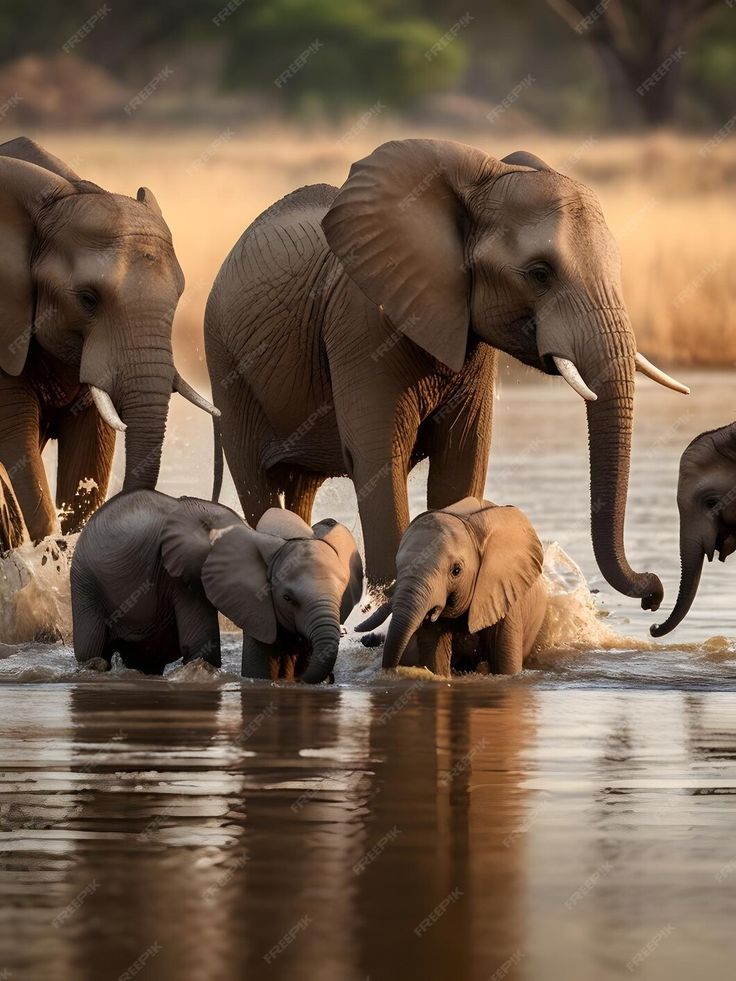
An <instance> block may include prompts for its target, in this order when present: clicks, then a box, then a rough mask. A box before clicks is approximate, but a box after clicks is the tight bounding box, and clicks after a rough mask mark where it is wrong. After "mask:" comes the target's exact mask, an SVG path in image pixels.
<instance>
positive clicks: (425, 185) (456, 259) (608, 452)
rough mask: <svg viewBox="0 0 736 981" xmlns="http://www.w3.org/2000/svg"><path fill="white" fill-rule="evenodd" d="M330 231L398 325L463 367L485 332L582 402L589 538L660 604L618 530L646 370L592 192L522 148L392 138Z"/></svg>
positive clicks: (358, 278)
mask: <svg viewBox="0 0 736 981" xmlns="http://www.w3.org/2000/svg"><path fill="white" fill-rule="evenodd" d="M322 225H323V229H324V232H325V235H326V238H327V242H328V244H329V246H330V248H331V249H332V250H333V251H334V252H335V253H336V254H337V256H338V257H339V258H340V259H341V261H342V263H343V266H344V268H345V271H346V273H347V274H348V275H349V276H350V277H351V278H352V279H353V280H354V281H355V282H356V283H357V285H358V286H359V287H360V288H361V289H362V290H363V291H364V292H365V293H366V295H367V296H368V297H369V299H371V300H372V301H373V302H374V303H376V304H380V305H381V306H382V307H383V311H384V313H385V315H386V316H387V317H388V319H389V320H390V321H391V323H392V324H393V326H394V327H395V329H396V330H397V331H398V332H401V333H403V334H404V335H405V336H406V337H408V338H409V339H410V340H411V341H413V342H414V343H415V344H417V345H418V346H419V347H420V348H423V349H424V350H425V351H426V352H428V353H429V354H430V355H432V356H433V357H434V358H436V359H437V360H438V361H439V362H441V363H442V364H444V365H446V366H447V367H449V368H452V369H454V370H455V371H459V370H460V369H461V368H462V366H463V363H464V361H465V358H466V355H467V353H468V350H469V349H470V348H471V347H472V345H473V344H474V343H476V342H477V341H478V340H482V341H485V342H487V343H489V344H491V345H493V346H494V347H496V348H500V349H501V350H503V351H505V352H506V353H508V354H510V355H512V356H513V357H515V358H518V359H519V360H520V361H522V362H523V363H524V364H527V365H530V366H532V367H534V368H537V369H539V370H540V371H543V372H546V373H548V374H561V375H562V376H563V377H564V378H565V380H566V381H567V382H568V384H569V385H571V387H572V388H573V389H574V390H575V391H576V392H577V393H578V394H579V395H580V396H582V398H583V399H584V400H585V404H586V408H587V415H588V428H589V433H590V476H591V521H592V538H593V548H594V551H595V555H596V560H597V562H598V565H599V566H600V569H601V572H602V573H603V575H604V576H605V577H606V579H607V580H608V582H609V583H610V584H611V585H612V586H613V587H614V588H615V589H617V590H619V591H621V592H623V593H626V594H628V595H630V596H635V597H639V598H641V601H642V606H643V607H645V608H650V609H657V607H658V606H659V603H660V602H661V599H662V586H661V583H660V581H659V579H658V578H657V577H656V576H655V575H653V574H651V573H637V572H634V571H633V570H632V568H631V566H630V565H629V562H628V560H627V558H626V555H625V552H624V543H623V532H624V516H625V509H626V496H627V491H628V478H629V457H630V450H631V433H632V426H633V404H634V373H635V371H636V369H637V368H639V369H640V370H642V371H644V372H645V373H646V374H648V375H650V376H651V377H653V378H655V379H656V380H657V381H660V382H662V383H663V384H666V385H669V387H673V388H676V389H678V390H679V391H685V392H686V391H687V389H686V388H685V387H684V386H682V385H680V384H679V383H678V382H675V381H674V380H673V379H670V378H669V377H668V376H666V375H664V373H662V372H660V371H659V369H656V368H654V366H653V365H650V363H649V362H648V361H647V360H646V359H645V358H644V357H643V356H642V355H640V354H638V353H637V350H636V342H635V339H634V333H633V330H632V328H631V324H630V322H629V317H628V314H627V311H626V307H625V304H624V300H623V294H622V289H621V275H620V258H619V253H618V249H617V247H616V243H615V241H614V239H613V236H612V235H611V232H610V231H609V230H608V228H607V226H606V223H605V220H604V218H603V214H602V212H601V208H600V205H599V203H598V201H597V199H596V197H595V195H594V194H593V192H592V191H591V190H590V189H589V188H587V187H585V186H584V185H582V184H579V183H577V182H576V181H574V180H572V179H571V178H569V177H565V176H563V175H562V174H559V173H556V172H555V171H553V170H552V169H551V168H550V167H548V166H547V165H546V164H544V163H543V162H542V161H541V160H539V159H538V158H537V157H533V156H532V155H531V154H527V153H523V152H519V153H515V154H512V155H511V156H509V157H506V158H505V159H504V160H496V159H494V158H492V157H489V156H487V155H486V154H485V153H483V152H482V151H481V150H477V149H475V148H473V147H469V146H464V145H462V144H458V143H452V142H446V141H439V140H402V141H394V142H391V143H386V144H384V145H383V146H381V147H379V148H378V149H377V150H375V151H374V152H373V153H372V154H370V156H368V157H366V158H365V159H364V160H361V161H359V162H357V163H355V164H353V166H352V168H351V170H350V175H349V177H348V180H347V181H346V183H345V184H344V185H343V187H342V188H341V190H340V192H339V194H338V195H337V197H336V199H335V201H334V203H333V205H332V207H331V208H330V210H329V211H328V213H327V214H326V215H325V217H324V219H323V222H322Z"/></svg>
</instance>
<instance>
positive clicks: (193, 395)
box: [173, 371, 220, 419]
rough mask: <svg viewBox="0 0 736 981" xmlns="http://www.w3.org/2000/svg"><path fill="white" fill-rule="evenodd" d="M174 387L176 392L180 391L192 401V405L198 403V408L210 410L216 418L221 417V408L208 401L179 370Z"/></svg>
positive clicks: (180, 393) (188, 400)
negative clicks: (186, 380)
mask: <svg viewBox="0 0 736 981" xmlns="http://www.w3.org/2000/svg"><path fill="white" fill-rule="evenodd" d="M173 389H174V391H175V392H178V393H179V395H181V396H183V397H184V398H185V399H186V400H187V402H191V403H192V405H196V406H197V408H198V409H204V411H205V412H209V414H210V415H211V416H214V417H215V418H216V419H217V418H218V417H219V415H220V410H219V409H216V408H215V406H214V405H213V404H212V403H211V402H208V401H207V399H206V398H205V397H204V396H203V395H200V394H199V392H197V391H196V390H195V389H193V388H192V386H191V385H190V384H189V382H185V381H184V379H183V378H182V377H181V375H180V374H179V372H178V371H177V373H176V374H175V375H174V385H173Z"/></svg>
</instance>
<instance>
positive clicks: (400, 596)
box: [383, 580, 444, 668]
mask: <svg viewBox="0 0 736 981" xmlns="http://www.w3.org/2000/svg"><path fill="white" fill-rule="evenodd" d="M442 606H444V603H443V604H442ZM434 608H440V609H441V606H440V604H437V603H434V601H433V599H432V597H431V595H430V591H429V590H428V589H427V588H426V585H425V584H424V583H422V582H419V581H417V582H412V581H407V580H404V581H403V582H402V581H399V582H398V583H397V586H396V590H395V592H394V595H393V599H392V610H393V614H392V617H391V623H390V624H389V627H388V631H387V633H386V642H385V644H384V645H383V667H384V668H397V667H398V666H399V665H400V664H401V659H402V657H403V656H404V653H405V651H406V648H407V647H408V645H409V642H410V641H411V639H412V637H413V636H414V634H415V633H416V632H417V630H418V629H419V627H420V626H421V625H422V623H423V622H424V620H425V618H426V617H427V616H428V614H429V613H430V611H431V610H433V609H434Z"/></svg>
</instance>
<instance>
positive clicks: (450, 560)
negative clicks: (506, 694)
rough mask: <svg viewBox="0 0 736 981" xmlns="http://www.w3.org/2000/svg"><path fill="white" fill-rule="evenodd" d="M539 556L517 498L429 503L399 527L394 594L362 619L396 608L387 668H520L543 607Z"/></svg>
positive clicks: (444, 671) (368, 625)
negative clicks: (510, 502) (434, 507)
mask: <svg viewBox="0 0 736 981" xmlns="http://www.w3.org/2000/svg"><path fill="white" fill-rule="evenodd" d="M542 559H543V554H542V546H541V544H540V541H539V539H538V538H537V535H536V533H535V531H534V529H533V527H532V526H531V524H530V523H529V520H528V519H527V517H526V516H525V515H524V513H523V512H522V511H519V509H518V508H514V507H497V506H496V505H495V504H492V503H491V502H490V501H481V500H477V499H476V498H466V499H465V500H463V501H459V502H457V503H456V504H453V505H451V507H449V508H445V509H443V510H439V511H427V512H425V513H424V514H422V515H419V517H417V518H415V519H414V521H412V523H411V524H410V525H409V527H408V528H407V530H406V531H405V532H404V534H403V536H402V539H401V545H400V546H399V551H398V554H397V556H396V570H397V571H396V582H395V583H394V584H393V585H392V586H391V587H390V589H389V592H390V594H391V598H390V600H389V602H388V603H386V604H385V606H384V607H383V608H382V609H381V610H380V611H377V612H376V613H375V614H374V615H373V616H372V617H370V618H369V619H368V620H367V621H364V622H363V623H362V624H360V625H359V626H358V627H357V628H356V629H358V630H360V631H362V630H369V629H372V628H373V627H375V626H376V625H377V624H378V623H379V622H380V621H381V620H383V619H385V617H386V616H388V614H389V613H392V614H393V615H392V618H391V623H390V625H389V628H388V633H387V636H386V641H385V644H384V648H383V667H384V668H395V667H397V666H398V665H399V664H420V665H423V666H425V667H428V668H429V669H430V670H431V671H434V672H435V673H436V674H440V675H444V676H449V674H450V669H451V667H462V668H465V669H467V668H469V667H471V668H475V669H476V670H482V671H484V672H490V673H493V674H516V672H518V671H521V669H522V666H523V663H524V658H525V657H526V656H527V655H528V654H529V652H530V651H531V649H532V647H533V645H534V642H535V640H536V638H537V635H538V634H539V630H540V628H541V626H542V622H543V620H544V615H545V612H546V609H547V590H546V586H545V583H544V579H543V577H542V575H541V573H542ZM410 645H412V647H411V648H410ZM458 652H460V655H461V656H460V658H457V657H456V658H455V660H454V661H453V654H455V655H457V654H458ZM458 662H459V663H458Z"/></svg>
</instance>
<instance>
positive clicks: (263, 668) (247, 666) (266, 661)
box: [240, 634, 279, 681]
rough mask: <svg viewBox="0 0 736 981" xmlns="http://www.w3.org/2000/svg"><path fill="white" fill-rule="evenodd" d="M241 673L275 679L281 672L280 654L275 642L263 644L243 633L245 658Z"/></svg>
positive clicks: (252, 676)
mask: <svg viewBox="0 0 736 981" xmlns="http://www.w3.org/2000/svg"><path fill="white" fill-rule="evenodd" d="M240 673H241V675H242V676H243V677H244V678H266V679H269V680H271V681H275V680H276V679H277V678H278V674H279V654H278V650H277V649H276V646H275V645H274V644H262V643H261V642H260V641H259V640H254V639H253V638H252V637H248V636H246V634H243V659H242V661H241V664H240Z"/></svg>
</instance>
